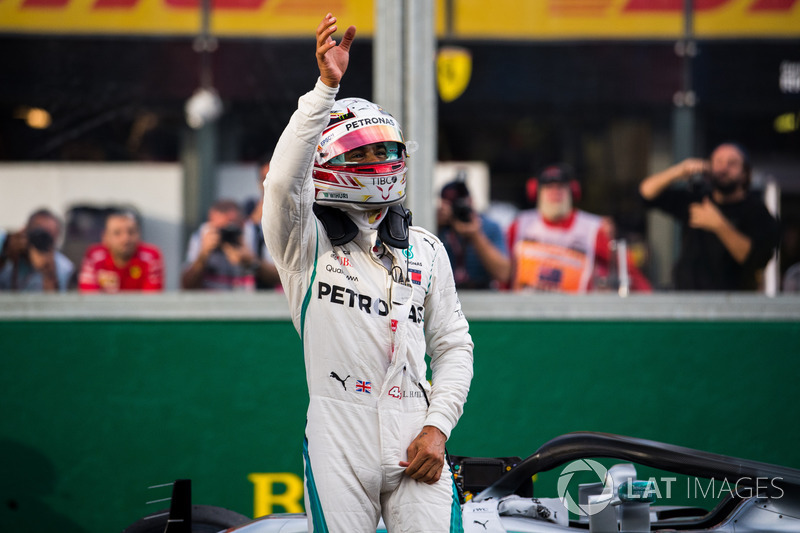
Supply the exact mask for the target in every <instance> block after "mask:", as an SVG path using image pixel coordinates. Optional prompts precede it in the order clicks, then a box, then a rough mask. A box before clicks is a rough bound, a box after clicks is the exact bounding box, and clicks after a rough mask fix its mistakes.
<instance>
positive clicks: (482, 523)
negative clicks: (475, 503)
mask: <svg viewBox="0 0 800 533" xmlns="http://www.w3.org/2000/svg"><path fill="white" fill-rule="evenodd" d="M473 522H475V523H476V524H480V525H482V526H483V529H486V524H488V523H489V521H488V520H487V521H486V522H478V521H477V520H473Z"/></svg>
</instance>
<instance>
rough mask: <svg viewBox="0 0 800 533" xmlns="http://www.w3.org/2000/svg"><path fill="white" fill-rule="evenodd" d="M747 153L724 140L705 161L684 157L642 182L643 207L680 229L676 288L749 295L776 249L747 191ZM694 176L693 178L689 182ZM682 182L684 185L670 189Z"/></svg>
mask: <svg viewBox="0 0 800 533" xmlns="http://www.w3.org/2000/svg"><path fill="white" fill-rule="evenodd" d="M751 174H752V168H751V163H750V159H749V157H748V155H747V152H746V151H745V150H744V149H743V148H742V147H741V146H739V145H738V144H736V143H732V142H726V143H723V144H721V145H719V146H718V147H717V148H716V149H715V150H714V151H713V152H712V153H711V161H705V160H702V159H686V160H684V161H682V162H681V163H678V164H677V165H673V166H671V167H670V168H668V169H666V170H664V171H662V172H659V173H657V174H653V175H652V176H649V177H647V178H645V180H644V181H642V183H641V185H640V186H639V192H640V194H641V195H642V198H644V200H645V201H646V203H647V205H648V206H651V207H657V208H659V209H662V210H664V211H666V212H667V213H669V214H670V215H672V216H673V217H675V218H676V219H678V220H679V221H680V222H681V224H682V225H683V232H682V237H681V251H680V256H679V257H678V261H677V263H676V264H675V266H674V269H673V279H674V285H675V288H676V289H677V290H683V291H688V290H698V291H754V290H757V289H758V286H759V281H758V274H759V271H760V270H762V269H763V268H764V267H765V266H766V265H767V263H768V262H769V260H770V258H771V257H772V254H773V253H774V251H775V248H776V247H777V245H778V239H779V236H780V235H779V234H780V230H779V227H778V222H777V221H776V220H775V219H774V218H773V217H772V215H770V213H769V211H767V208H766V206H765V205H764V202H763V201H762V200H761V198H759V196H758V195H757V194H755V193H753V192H751V191H750V180H751ZM695 176H697V178H694V179H693V177H695ZM680 182H683V183H685V184H687V185H686V186H684V187H671V186H672V185H673V184H677V183H680Z"/></svg>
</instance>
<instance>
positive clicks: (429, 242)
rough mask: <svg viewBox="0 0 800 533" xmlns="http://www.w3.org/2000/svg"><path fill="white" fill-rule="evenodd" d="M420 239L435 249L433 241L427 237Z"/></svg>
mask: <svg viewBox="0 0 800 533" xmlns="http://www.w3.org/2000/svg"><path fill="white" fill-rule="evenodd" d="M422 240H423V241H425V242H427V243H428V244H430V245H431V248H433V249H434V250H435V249H436V245H435V244H433V241H429V240H428V238H427V237H423V238H422Z"/></svg>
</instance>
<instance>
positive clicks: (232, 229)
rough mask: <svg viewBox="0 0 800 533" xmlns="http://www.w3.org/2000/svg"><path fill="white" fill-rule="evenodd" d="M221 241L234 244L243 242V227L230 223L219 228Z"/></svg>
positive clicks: (237, 244)
mask: <svg viewBox="0 0 800 533" xmlns="http://www.w3.org/2000/svg"><path fill="white" fill-rule="evenodd" d="M219 241H220V243H228V244H232V245H233V246H239V245H240V244H242V228H241V227H239V226H237V225H236V224H230V225H228V226H225V227H224V228H222V229H221V230H219Z"/></svg>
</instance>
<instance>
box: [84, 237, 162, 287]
mask: <svg viewBox="0 0 800 533" xmlns="http://www.w3.org/2000/svg"><path fill="white" fill-rule="evenodd" d="M78 288H79V289H80V291H81V292H119V291H160V290H163V289H164V265H163V261H162V259H161V251H160V250H159V249H158V248H157V247H155V246H153V245H152V244H144V243H142V244H140V245H139V247H138V248H137V249H136V252H135V253H134V254H133V257H132V258H131V260H130V261H128V263H127V264H126V265H124V266H122V267H117V266H116V265H115V264H114V260H113V259H112V258H111V252H110V251H109V250H108V248H106V247H105V246H104V245H102V244H95V245H92V246H90V247H89V249H88V250H86V255H85V256H84V258H83V264H82V265H81V273H80V275H79V276H78Z"/></svg>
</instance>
